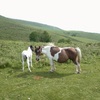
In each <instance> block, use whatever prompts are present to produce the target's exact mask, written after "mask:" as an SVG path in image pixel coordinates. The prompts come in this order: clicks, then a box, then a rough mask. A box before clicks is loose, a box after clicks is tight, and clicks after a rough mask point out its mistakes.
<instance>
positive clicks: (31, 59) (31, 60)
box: [30, 56, 33, 67]
mask: <svg viewBox="0 0 100 100" xmlns="http://www.w3.org/2000/svg"><path fill="white" fill-rule="evenodd" d="M30 64H31V67H33V65H32V56H31V57H30Z"/></svg>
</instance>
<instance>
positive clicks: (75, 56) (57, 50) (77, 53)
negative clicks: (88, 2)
mask: <svg viewBox="0 0 100 100" xmlns="http://www.w3.org/2000/svg"><path fill="white" fill-rule="evenodd" d="M41 53H43V54H45V55H46V56H47V57H48V58H49V61H50V65H51V70H50V71H51V72H53V71H54V70H55V67H54V63H53V60H55V61H57V62H59V63H64V62H66V61H67V60H68V59H70V60H72V61H73V63H74V64H75V65H76V73H80V71H81V69H80V60H81V50H80V48H79V47H77V48H73V47H64V48H61V47H57V46H54V45H49V46H43V47H41V46H39V47H36V46H35V54H36V60H37V61H39V59H40V55H41Z"/></svg>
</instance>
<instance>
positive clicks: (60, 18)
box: [0, 0, 100, 33]
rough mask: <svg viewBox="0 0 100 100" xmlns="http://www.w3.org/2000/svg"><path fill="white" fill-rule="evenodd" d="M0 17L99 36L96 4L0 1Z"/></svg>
mask: <svg viewBox="0 0 100 100" xmlns="http://www.w3.org/2000/svg"><path fill="white" fill-rule="evenodd" d="M0 15H2V16H5V17H9V18H15V19H22V20H27V21H33V22H39V23H43V24H48V25H52V26H56V27H59V28H61V29H64V30H79V31H87V32H98V33H100V0H0Z"/></svg>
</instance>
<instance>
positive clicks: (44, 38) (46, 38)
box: [29, 31, 51, 42]
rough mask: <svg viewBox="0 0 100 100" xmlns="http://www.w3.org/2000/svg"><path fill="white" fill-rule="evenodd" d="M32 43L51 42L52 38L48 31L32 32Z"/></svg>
mask: <svg viewBox="0 0 100 100" xmlns="http://www.w3.org/2000/svg"><path fill="white" fill-rule="evenodd" d="M29 38H30V41H34V42H51V36H50V35H49V33H48V32H47V31H44V32H42V33H39V32H36V31H34V32H32V33H31V34H30V36H29Z"/></svg>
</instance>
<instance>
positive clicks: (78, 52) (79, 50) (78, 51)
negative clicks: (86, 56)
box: [75, 47, 82, 63]
mask: <svg viewBox="0 0 100 100" xmlns="http://www.w3.org/2000/svg"><path fill="white" fill-rule="evenodd" d="M75 49H76V51H77V54H78V61H79V63H80V61H81V58H82V53H81V49H80V48H79V47H77V48H75Z"/></svg>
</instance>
